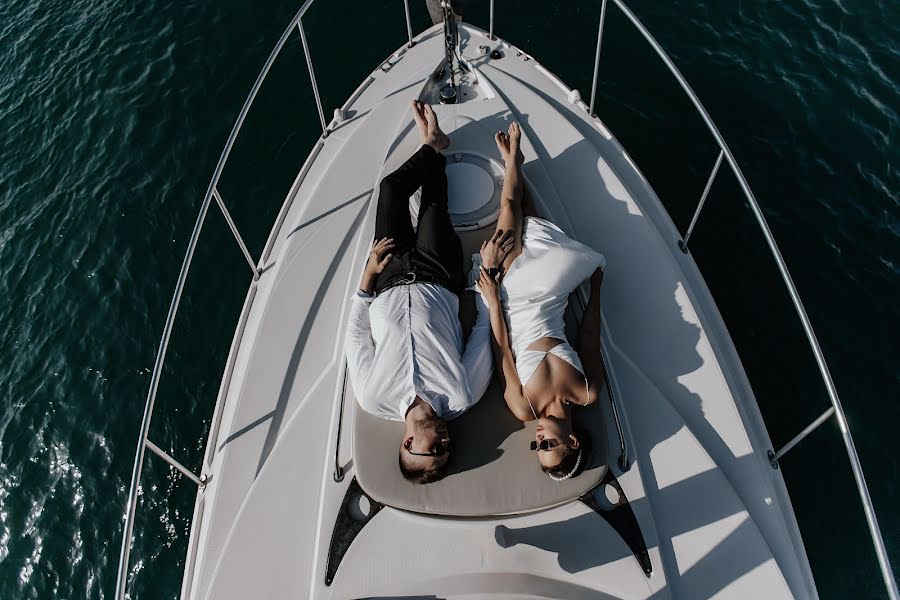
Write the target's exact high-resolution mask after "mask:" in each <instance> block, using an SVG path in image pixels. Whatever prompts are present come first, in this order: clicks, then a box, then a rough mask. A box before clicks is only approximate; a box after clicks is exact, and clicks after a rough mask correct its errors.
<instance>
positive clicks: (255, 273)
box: [213, 188, 262, 281]
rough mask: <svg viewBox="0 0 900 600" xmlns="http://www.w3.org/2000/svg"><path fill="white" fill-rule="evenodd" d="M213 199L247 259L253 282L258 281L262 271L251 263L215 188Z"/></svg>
mask: <svg viewBox="0 0 900 600" xmlns="http://www.w3.org/2000/svg"><path fill="white" fill-rule="evenodd" d="M213 197H214V198H215V199H216V204H218V205H219V209H220V210H221V211H222V216H223V217H225V221H226V222H227V223H228V227H229V228H230V229H231V233H233V234H234V239H235V240H236V241H237V243H238V246H240V247H241V252H243V253H244V258H246V259H247V264H248V265H250V270H251V271H253V281H256V280H258V279H259V276H260V275H261V274H262V269H260V268H259V267H257V266H256V263H254V262H253V257H251V256H250V251H249V250H247V244H245V243H244V239H243V238H242V237H241V233H240V232H239V231H238V228H237V225H235V224H234V219H232V218H231V213H229V212H228V209H227V208H225V202H223V201H222V196H220V195H219V190H218V189H217V188H213Z"/></svg>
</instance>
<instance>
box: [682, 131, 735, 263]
mask: <svg viewBox="0 0 900 600" xmlns="http://www.w3.org/2000/svg"><path fill="white" fill-rule="evenodd" d="M724 156H725V150H723V149H722V148H721V147H720V148H719V156H718V158H716V164H715V165H714V166H713V169H712V172H711V173H710V174H709V179H707V180H706V187H705V188H703V195H701V196H700V202H699V203H698V204H697V209H696V210H695V211H694V216H693V218H692V219H691V224H690V225H688V228H687V232H686V233H685V234H684V239H682V240H680V241H679V242H678V247H679V248H681V251H682V252H684V253H685V254H687V251H688V240H689V239H690V237H691V232H692V231H694V225H696V224H697V217H699V216H700V211H701V210H703V204H704V203H705V202H706V197H707V196H708V195H709V190H710V189H712V184H713V181H715V179H716V173H718V172H719V166H721V164H722V158H723V157H724Z"/></svg>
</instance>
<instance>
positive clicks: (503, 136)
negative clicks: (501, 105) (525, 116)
mask: <svg viewBox="0 0 900 600" xmlns="http://www.w3.org/2000/svg"><path fill="white" fill-rule="evenodd" d="M521 138H522V130H521V129H520V128H519V124H518V123H516V122H513V123H511V124H510V126H509V132H508V133H503V132H502V131H498V132H497V133H496V134H494V141H495V142H497V149H498V150H500V156H501V157H502V158H503V162H505V163H509V161H510V157H515V161H516V163H518V164H520V165H521V164H522V163H523V162H525V157H524V156H523V155H522V150H520V149H519V141H520V140H521Z"/></svg>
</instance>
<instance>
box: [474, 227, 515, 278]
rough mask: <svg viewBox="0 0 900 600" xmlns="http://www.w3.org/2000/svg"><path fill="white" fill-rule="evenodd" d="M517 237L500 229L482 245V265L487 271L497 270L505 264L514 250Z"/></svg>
mask: <svg viewBox="0 0 900 600" xmlns="http://www.w3.org/2000/svg"><path fill="white" fill-rule="evenodd" d="M514 241H515V237H514V235H513V232H512V231H509V230H507V231H503V230H502V229H498V230H497V231H495V232H494V235H493V236H491V238H490V239H487V240H485V241H484V243H482V244H481V252H480V254H481V264H482V266H483V267H484V268H486V269H496V268H497V267H499V266H500V265H502V264H503V261H504V260H506V256H507V255H508V254H509V252H510V250H512V248H513V242H514Z"/></svg>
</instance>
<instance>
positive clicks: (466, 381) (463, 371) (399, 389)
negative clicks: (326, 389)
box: [345, 283, 493, 421]
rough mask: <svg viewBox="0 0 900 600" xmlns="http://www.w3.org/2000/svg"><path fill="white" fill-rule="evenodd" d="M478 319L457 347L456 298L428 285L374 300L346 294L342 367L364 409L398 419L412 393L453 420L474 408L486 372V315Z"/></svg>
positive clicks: (481, 307) (482, 309)
mask: <svg viewBox="0 0 900 600" xmlns="http://www.w3.org/2000/svg"><path fill="white" fill-rule="evenodd" d="M475 303H476V306H477V309H478V318H477V319H476V322H475V327H474V328H473V329H472V333H471V335H470V336H469V340H468V343H467V344H466V346H465V348H463V335H462V326H461V325H460V322H459V298H458V297H457V296H456V295H455V294H453V293H451V292H450V291H449V290H447V289H446V288H444V287H441V286H439V285H434V284H430V283H414V284H409V285H398V286H395V287H392V288H390V289H388V290H385V291H384V292H382V293H381V294H379V295H378V297H376V298H373V297H372V296H369V295H367V294H365V293H363V292H358V293H357V294H356V295H354V296H353V299H352V306H351V309H350V320H349V323H348V324H347V335H346V339H345V346H346V353H347V369H348V372H349V374H350V381H351V382H352V383H353V391H354V392H355V393H356V399H357V401H358V402H359V403H360V406H362V408H363V409H365V410H366V412H369V413H372V414H373V415H376V416H379V417H383V418H385V419H391V420H394V421H402V420H403V419H404V418H405V417H406V411H407V410H408V409H409V407H410V405H411V404H412V403H413V401H414V400H415V398H416V396H419V397H420V398H422V399H423V400H424V401H426V402H428V403H429V404H430V405H431V407H432V408H433V409H434V412H435V413H436V414H437V415H438V416H440V417H443V418H445V419H452V418H454V417H457V416H459V415H460V414H462V413H463V412H465V411H466V410H467V409H468V408H470V407H471V406H472V405H474V404H475V403H476V402H478V400H479V399H480V398H481V396H482V395H483V394H484V392H485V390H486V389H487V386H488V384H489V383H490V380H491V373H492V372H493V363H492V357H491V347H490V329H491V327H490V317H489V314H488V309H487V307H486V306H485V304H484V301H483V300H482V298H481V294H475Z"/></svg>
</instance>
